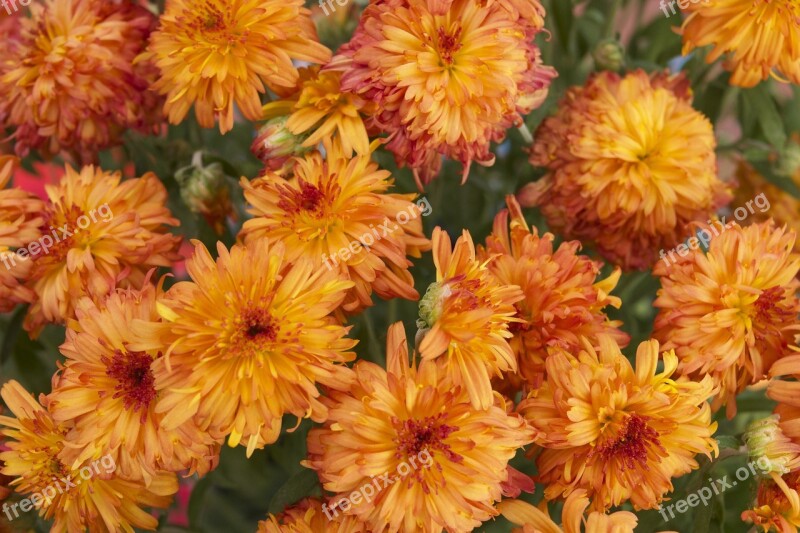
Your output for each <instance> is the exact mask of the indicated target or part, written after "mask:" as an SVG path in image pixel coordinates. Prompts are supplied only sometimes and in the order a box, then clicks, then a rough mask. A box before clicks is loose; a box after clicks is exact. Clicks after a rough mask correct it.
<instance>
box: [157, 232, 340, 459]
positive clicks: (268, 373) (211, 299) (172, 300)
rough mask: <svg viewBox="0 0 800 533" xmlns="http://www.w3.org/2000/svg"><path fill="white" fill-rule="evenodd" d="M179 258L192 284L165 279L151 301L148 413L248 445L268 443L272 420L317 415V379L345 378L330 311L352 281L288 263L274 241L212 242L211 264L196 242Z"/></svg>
mask: <svg viewBox="0 0 800 533" xmlns="http://www.w3.org/2000/svg"><path fill="white" fill-rule="evenodd" d="M194 243H195V251H194V255H193V257H192V258H191V259H190V260H189V261H188V262H187V270H188V272H189V276H191V278H192V281H186V282H181V283H178V284H176V285H174V286H173V287H172V288H171V289H170V290H169V291H168V293H167V298H166V300H164V301H163V302H162V303H161V305H160V307H159V310H160V313H161V315H162V316H163V317H164V318H166V319H167V321H168V322H167V323H166V324H165V326H164V327H163V328H162V329H161V330H160V331H159V330H157V329H156V330H153V331H152V335H151V336H150V339H149V342H150V343H152V344H153V345H154V346H162V347H163V352H164V354H165V365H166V370H167V371H166V373H165V374H164V375H163V379H161V380H160V382H157V383H156V387H157V388H158V389H159V390H160V391H161V393H160V396H159V398H158V405H157V407H156V413H163V414H165V416H164V418H163V419H162V422H161V426H162V427H163V428H164V429H168V430H172V429H175V428H178V427H180V426H181V425H182V424H184V423H185V422H186V421H188V420H190V419H192V418H194V420H195V421H196V423H197V424H198V425H199V427H200V429H201V430H202V431H208V432H209V433H211V434H212V436H214V437H215V438H224V437H225V436H226V435H230V438H229V439H228V444H229V445H230V446H237V445H238V444H239V443H240V442H242V443H243V444H245V445H246V446H247V453H248V455H250V454H252V453H253V450H255V449H256V448H263V447H264V445H265V444H270V443H272V442H275V440H276V439H277V438H278V435H279V434H280V430H281V418H282V417H283V415H284V414H287V413H290V414H292V415H294V416H296V417H298V418H312V419H313V420H315V421H317V422H322V421H324V420H325V419H326V418H327V409H326V408H325V406H324V405H323V404H322V403H321V402H320V400H319V396H320V392H319V390H317V383H320V384H323V385H325V386H327V387H331V388H334V389H339V388H346V387H347V386H348V385H349V384H350V382H352V379H353V375H352V371H351V370H350V369H348V368H347V367H346V366H344V363H346V362H348V361H351V360H353V358H354V357H355V354H354V353H353V352H351V351H348V350H350V349H351V348H352V347H353V346H354V345H355V344H356V341H353V340H350V339H347V338H345V334H346V333H347V331H348V328H346V327H344V326H342V325H341V324H340V323H339V322H338V321H337V320H336V319H334V318H333V317H332V316H331V313H332V312H333V311H334V310H335V309H336V308H337V307H339V305H340V304H341V302H342V299H343V298H344V297H345V294H346V293H347V289H349V288H350V287H352V285H353V284H352V283H351V282H349V281H346V280H344V279H342V278H341V277H340V273H339V272H338V271H329V270H327V269H320V268H315V267H314V266H313V265H312V263H311V262H308V261H302V262H299V263H296V264H288V263H287V261H286V252H285V250H284V247H283V245H281V244H275V245H272V246H267V244H266V242H264V241H261V240H259V241H256V242H254V243H251V244H250V245H248V246H247V247H244V246H239V245H235V246H234V247H233V248H232V249H231V250H230V252H229V251H228V250H227V249H226V248H225V246H224V245H222V243H219V244H218V245H217V252H218V254H219V257H218V259H217V260H216V262H215V261H214V260H213V259H212V258H211V255H210V254H209V252H208V250H207V249H206V248H205V246H203V244H202V243H200V242H199V241H194Z"/></svg>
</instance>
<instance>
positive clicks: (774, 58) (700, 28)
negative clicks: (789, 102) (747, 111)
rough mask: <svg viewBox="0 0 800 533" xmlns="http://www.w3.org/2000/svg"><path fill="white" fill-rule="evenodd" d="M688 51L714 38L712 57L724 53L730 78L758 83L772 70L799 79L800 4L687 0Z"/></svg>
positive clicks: (685, 49) (685, 45) (783, 0)
mask: <svg viewBox="0 0 800 533" xmlns="http://www.w3.org/2000/svg"><path fill="white" fill-rule="evenodd" d="M681 8H683V9H684V10H685V11H686V13H688V16H687V17H686V20H684V22H683V26H682V27H681V33H682V35H683V54H684V55H686V54H688V53H689V52H691V51H692V50H694V49H695V48H697V47H703V46H707V45H711V44H713V45H714V47H713V48H712V49H711V52H710V53H709V54H708V56H706V62H707V63H713V62H714V61H716V60H717V59H719V58H720V57H722V56H725V58H726V60H725V62H724V65H725V68H726V69H728V70H729V71H731V72H732V76H731V79H730V83H731V84H733V85H739V86H741V87H753V86H754V85H756V84H758V83H759V82H760V81H761V80H765V79H767V78H768V77H770V76H772V77H774V78H776V79H779V80H782V79H783V78H784V77H785V78H788V80H789V81H791V82H792V83H800V47H798V46H797V34H798V32H800V5H799V4H797V3H796V2H794V1H792V0H776V1H773V2H770V1H753V0H714V1H713V2H692V3H687V4H686V7H685V8H684V7H683V6H681Z"/></svg>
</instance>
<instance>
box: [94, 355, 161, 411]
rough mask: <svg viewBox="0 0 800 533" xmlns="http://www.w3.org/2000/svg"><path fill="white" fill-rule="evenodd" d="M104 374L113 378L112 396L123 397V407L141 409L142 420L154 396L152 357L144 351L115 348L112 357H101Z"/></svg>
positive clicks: (134, 409)
mask: <svg viewBox="0 0 800 533" xmlns="http://www.w3.org/2000/svg"><path fill="white" fill-rule="evenodd" d="M102 361H103V363H104V364H105V365H106V374H107V375H108V376H109V377H110V378H113V379H115V380H117V385H116V386H115V387H114V389H115V390H116V391H117V392H116V393H115V394H114V396H113V397H114V398H124V400H123V405H124V406H125V409H133V411H134V412H136V411H138V410H139V409H142V411H143V412H142V420H144V418H145V417H146V416H147V413H146V412H147V408H148V407H149V405H150V402H152V401H153V400H154V399H155V397H156V388H155V382H156V380H155V377H154V376H153V371H152V370H151V368H150V367H151V365H152V363H153V358H152V357H150V355H148V354H147V353H145V352H122V351H120V350H117V351H115V352H114V357H113V358H111V359H109V358H108V357H103V359H102Z"/></svg>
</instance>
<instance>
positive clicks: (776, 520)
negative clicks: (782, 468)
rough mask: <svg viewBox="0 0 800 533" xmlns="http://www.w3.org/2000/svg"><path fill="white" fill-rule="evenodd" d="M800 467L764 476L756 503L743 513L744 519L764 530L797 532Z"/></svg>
mask: <svg viewBox="0 0 800 533" xmlns="http://www.w3.org/2000/svg"><path fill="white" fill-rule="evenodd" d="M798 490H800V471H795V472H791V473H789V474H785V475H783V476H773V477H767V478H764V479H762V480H761V481H760V482H759V485H758V494H757V496H756V503H755V506H754V507H753V508H752V509H748V510H747V511H744V512H743V513H742V520H744V521H745V522H751V523H752V524H753V525H754V526H755V527H757V528H758V529H759V530H761V531H762V532H764V533H767V532H768V531H777V532H778V533H797V531H798V528H800V496H798Z"/></svg>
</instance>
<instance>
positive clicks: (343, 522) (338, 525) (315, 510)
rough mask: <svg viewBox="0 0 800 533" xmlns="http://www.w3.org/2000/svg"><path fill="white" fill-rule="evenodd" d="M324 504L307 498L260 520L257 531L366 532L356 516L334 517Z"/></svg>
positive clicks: (293, 532)
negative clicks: (324, 507)
mask: <svg viewBox="0 0 800 533" xmlns="http://www.w3.org/2000/svg"><path fill="white" fill-rule="evenodd" d="M322 505H323V503H322V502H321V501H319V500H318V499H316V498H305V499H303V500H301V501H300V502H298V503H297V504H295V505H292V506H291V507H289V508H287V509H285V510H284V511H283V512H282V513H281V514H279V515H278V516H275V515H269V517H268V518H267V519H266V520H262V521H261V522H259V523H258V532H257V533H366V531H367V530H366V528H365V527H364V525H363V524H361V523H360V522H358V520H356V518H355V517H353V516H345V515H341V514H339V515H338V516H336V517H334V516H333V515H332V514H331V511H330V510H328V509H327V507H326V509H325V510H323V507H322ZM326 511H327V515H326Z"/></svg>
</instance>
